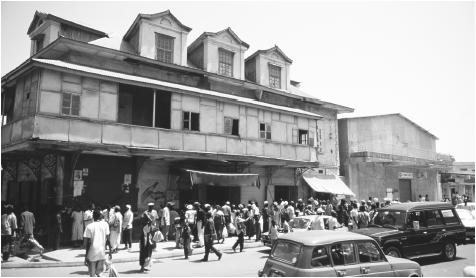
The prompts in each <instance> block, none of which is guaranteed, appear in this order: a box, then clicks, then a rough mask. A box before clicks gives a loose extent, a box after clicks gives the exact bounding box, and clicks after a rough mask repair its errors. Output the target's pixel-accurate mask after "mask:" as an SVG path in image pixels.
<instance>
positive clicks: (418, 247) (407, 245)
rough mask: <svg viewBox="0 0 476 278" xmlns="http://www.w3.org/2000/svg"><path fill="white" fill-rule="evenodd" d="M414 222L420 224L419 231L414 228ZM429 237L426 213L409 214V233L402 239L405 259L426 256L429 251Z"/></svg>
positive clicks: (415, 212)
mask: <svg viewBox="0 0 476 278" xmlns="http://www.w3.org/2000/svg"><path fill="white" fill-rule="evenodd" d="M413 222H418V226H419V227H418V229H415V228H414V227H413ZM427 235H428V229H427V227H426V221H425V214H424V212H423V211H413V212H409V213H408V217H407V232H406V233H405V234H404V235H403V236H402V238H401V241H402V246H403V253H404V255H405V257H409V256H418V255H420V254H425V253H426V252H427V250H428V246H427V241H428V236H427Z"/></svg>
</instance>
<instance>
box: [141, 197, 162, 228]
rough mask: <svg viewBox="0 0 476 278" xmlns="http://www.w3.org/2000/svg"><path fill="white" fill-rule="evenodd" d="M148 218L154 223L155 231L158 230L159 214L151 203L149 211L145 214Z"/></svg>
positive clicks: (148, 205)
mask: <svg viewBox="0 0 476 278" xmlns="http://www.w3.org/2000/svg"><path fill="white" fill-rule="evenodd" d="M143 214H144V215H146V216H147V217H149V218H150V219H151V221H152V223H151V225H152V227H153V228H154V229H156V228H158V223H157V222H158V221H159V214H158V213H157V211H156V210H155V209H154V203H152V202H150V203H148V204H147V210H146V211H144V213H143Z"/></svg>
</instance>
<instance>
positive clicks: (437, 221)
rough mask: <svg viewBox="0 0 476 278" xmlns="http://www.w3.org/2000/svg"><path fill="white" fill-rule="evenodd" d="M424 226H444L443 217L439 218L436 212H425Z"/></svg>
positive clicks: (438, 213)
mask: <svg viewBox="0 0 476 278" xmlns="http://www.w3.org/2000/svg"><path fill="white" fill-rule="evenodd" d="M425 218H426V224H427V225H428V227H431V226H439V225H444V224H445V223H444V222H443V217H441V215H440V212H439V211H438V210H436V209H435V210H427V211H425Z"/></svg>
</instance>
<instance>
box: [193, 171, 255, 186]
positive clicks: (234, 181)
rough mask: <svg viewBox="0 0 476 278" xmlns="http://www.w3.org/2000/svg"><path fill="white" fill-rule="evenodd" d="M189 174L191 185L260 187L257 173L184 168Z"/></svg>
mask: <svg viewBox="0 0 476 278" xmlns="http://www.w3.org/2000/svg"><path fill="white" fill-rule="evenodd" d="M185 171H187V172H188V173H189V174H190V182H191V183H192V185H195V184H202V185H212V186H256V187H258V188H259V187H260V182H259V175H258V174H237V173H215V172H203V171H195V170H188V169H185Z"/></svg>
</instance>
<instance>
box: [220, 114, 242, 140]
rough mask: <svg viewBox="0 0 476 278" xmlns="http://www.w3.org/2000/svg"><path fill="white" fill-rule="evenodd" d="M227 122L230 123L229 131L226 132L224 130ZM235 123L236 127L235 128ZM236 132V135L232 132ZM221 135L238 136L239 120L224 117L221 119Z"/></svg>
mask: <svg viewBox="0 0 476 278" xmlns="http://www.w3.org/2000/svg"><path fill="white" fill-rule="evenodd" d="M227 120H229V121H231V130H230V131H229V132H228V130H227V129H226V127H227V124H226V121H227ZM235 123H236V126H235ZM235 130H236V131H237V133H236V134H234V133H233V131H235ZM223 134H226V135H232V136H240V120H239V119H237V118H232V117H224V118H223Z"/></svg>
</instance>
